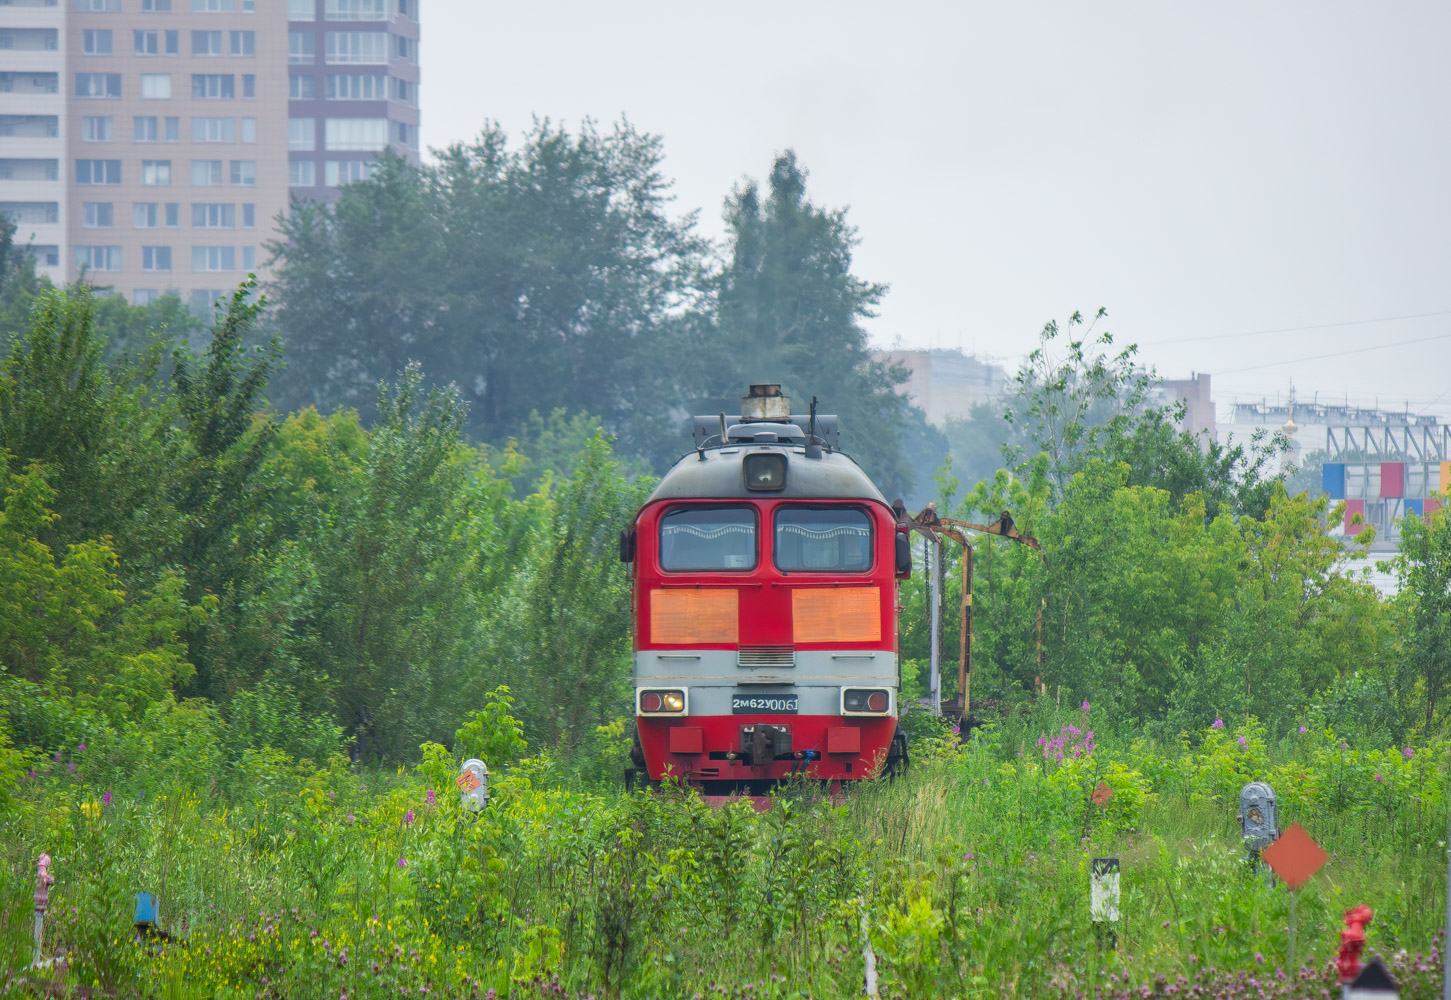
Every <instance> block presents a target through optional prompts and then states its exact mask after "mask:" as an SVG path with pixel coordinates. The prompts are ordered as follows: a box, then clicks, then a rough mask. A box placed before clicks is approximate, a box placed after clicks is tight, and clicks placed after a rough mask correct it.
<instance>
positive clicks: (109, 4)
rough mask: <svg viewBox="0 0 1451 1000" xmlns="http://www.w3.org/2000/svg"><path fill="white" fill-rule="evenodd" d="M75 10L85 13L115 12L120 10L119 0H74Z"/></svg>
mask: <svg viewBox="0 0 1451 1000" xmlns="http://www.w3.org/2000/svg"><path fill="white" fill-rule="evenodd" d="M76 10H78V11H81V12H83V13H87V14H90V13H95V14H115V13H117V12H119V11H120V10H121V0H76Z"/></svg>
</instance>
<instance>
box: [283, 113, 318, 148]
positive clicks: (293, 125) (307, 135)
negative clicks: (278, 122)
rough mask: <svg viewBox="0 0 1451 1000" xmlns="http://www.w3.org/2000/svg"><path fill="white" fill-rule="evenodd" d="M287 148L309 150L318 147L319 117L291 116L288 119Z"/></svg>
mask: <svg viewBox="0 0 1451 1000" xmlns="http://www.w3.org/2000/svg"><path fill="white" fill-rule="evenodd" d="M287 148H288V149H296V150H308V149H316V148H317V119H316V118H289V119H288V120H287Z"/></svg>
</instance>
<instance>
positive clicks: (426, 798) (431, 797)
mask: <svg viewBox="0 0 1451 1000" xmlns="http://www.w3.org/2000/svg"><path fill="white" fill-rule="evenodd" d="M423 801H424V802H427V803H428V804H429V805H433V803H434V795H433V789H432V788H430V789H429V790H428V794H427V795H425V796H423Z"/></svg>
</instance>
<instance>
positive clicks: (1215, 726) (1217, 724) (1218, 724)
mask: <svg viewBox="0 0 1451 1000" xmlns="http://www.w3.org/2000/svg"><path fill="white" fill-rule="evenodd" d="M1209 728H1210V729H1223V728H1224V720H1223V719H1215V720H1214V723H1213V724H1212V725H1211V726H1210V727H1209ZM1190 957H1193V956H1190Z"/></svg>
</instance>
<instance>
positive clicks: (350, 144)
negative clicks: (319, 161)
mask: <svg viewBox="0 0 1451 1000" xmlns="http://www.w3.org/2000/svg"><path fill="white" fill-rule="evenodd" d="M322 134H323V148H324V149H328V150H338V151H341V150H366V151H368V152H374V151H377V150H381V149H382V148H383V147H384V146H386V145H388V119H386V118H328V119H326V120H325V121H324V122H323V125H322Z"/></svg>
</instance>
